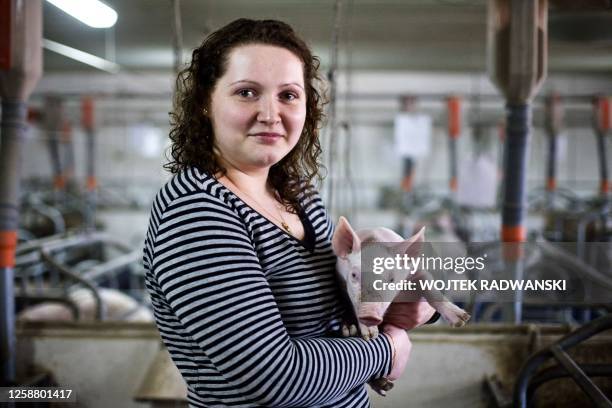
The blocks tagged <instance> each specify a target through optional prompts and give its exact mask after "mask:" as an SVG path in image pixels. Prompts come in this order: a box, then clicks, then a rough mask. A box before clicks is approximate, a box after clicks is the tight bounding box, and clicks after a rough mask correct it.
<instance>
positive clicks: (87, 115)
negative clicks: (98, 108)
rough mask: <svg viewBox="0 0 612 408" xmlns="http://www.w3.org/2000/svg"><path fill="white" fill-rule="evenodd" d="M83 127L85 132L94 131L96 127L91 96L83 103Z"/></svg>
mask: <svg viewBox="0 0 612 408" xmlns="http://www.w3.org/2000/svg"><path fill="white" fill-rule="evenodd" d="M81 125H82V126H83V128H84V129H85V130H92V129H93V127H94V104H93V99H92V98H91V97H89V96H87V97H85V98H83V101H82V102H81Z"/></svg>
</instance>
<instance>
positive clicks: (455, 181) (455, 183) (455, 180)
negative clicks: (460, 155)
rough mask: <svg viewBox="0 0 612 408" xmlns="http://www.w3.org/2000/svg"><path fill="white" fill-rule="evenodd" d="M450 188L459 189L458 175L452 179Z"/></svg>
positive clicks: (452, 189)
mask: <svg viewBox="0 0 612 408" xmlns="http://www.w3.org/2000/svg"><path fill="white" fill-rule="evenodd" d="M450 189H451V191H457V177H453V178H451V180H450Z"/></svg>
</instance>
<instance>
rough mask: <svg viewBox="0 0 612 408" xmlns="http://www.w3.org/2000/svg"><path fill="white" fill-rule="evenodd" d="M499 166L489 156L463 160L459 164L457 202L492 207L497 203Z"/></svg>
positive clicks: (479, 206) (471, 205)
mask: <svg viewBox="0 0 612 408" xmlns="http://www.w3.org/2000/svg"><path fill="white" fill-rule="evenodd" d="M496 193H497V166H496V164H495V161H494V160H493V159H492V158H491V157H488V156H484V155H481V156H478V157H476V158H475V159H471V160H463V161H462V162H461V164H460V165H459V174H458V183H457V202H458V203H459V204H460V205H465V206H469V207H477V208H490V207H493V206H494V205H495V201H496V200H495V196H496Z"/></svg>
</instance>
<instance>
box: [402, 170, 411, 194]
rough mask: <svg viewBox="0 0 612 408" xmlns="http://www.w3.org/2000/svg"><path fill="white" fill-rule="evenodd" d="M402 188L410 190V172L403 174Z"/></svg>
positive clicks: (406, 190)
mask: <svg viewBox="0 0 612 408" xmlns="http://www.w3.org/2000/svg"><path fill="white" fill-rule="evenodd" d="M402 190H404V191H405V192H407V193H409V192H411V191H412V174H409V175H407V176H404V178H403V179H402Z"/></svg>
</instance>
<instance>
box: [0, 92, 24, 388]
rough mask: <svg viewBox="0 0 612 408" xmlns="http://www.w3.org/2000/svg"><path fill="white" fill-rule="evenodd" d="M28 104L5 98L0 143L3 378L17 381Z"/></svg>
mask: <svg viewBox="0 0 612 408" xmlns="http://www.w3.org/2000/svg"><path fill="white" fill-rule="evenodd" d="M26 114H27V109H26V105H25V103H23V102H20V101H10V100H3V101H2V124H1V132H2V143H1V144H0V178H1V179H0V273H1V274H2V278H1V279H0V298H1V299H2V301H1V303H0V308H1V313H0V327H1V328H2V338H1V341H0V343H1V344H0V355H1V357H2V379H3V381H4V382H6V383H14V382H15V380H16V360H15V355H16V339H15V294H14V288H13V280H14V276H13V275H14V272H13V266H14V265H15V248H16V246H17V221H18V203H19V200H18V199H19V167H20V165H21V161H22V160H21V144H22V142H23V137H24V131H25V126H26Z"/></svg>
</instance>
